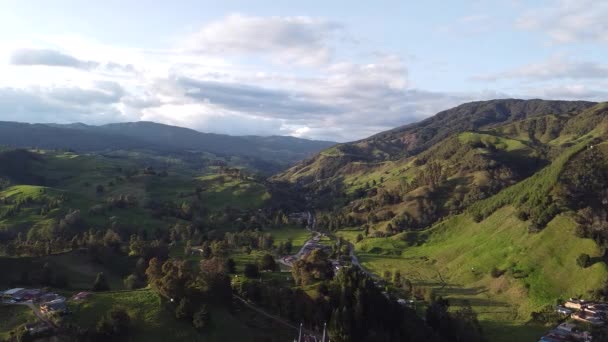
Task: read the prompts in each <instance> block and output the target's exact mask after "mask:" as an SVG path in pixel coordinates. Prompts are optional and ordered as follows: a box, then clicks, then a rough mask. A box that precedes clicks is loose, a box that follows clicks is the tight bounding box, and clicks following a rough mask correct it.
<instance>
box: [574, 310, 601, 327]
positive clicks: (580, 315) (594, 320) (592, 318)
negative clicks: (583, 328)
mask: <svg viewBox="0 0 608 342" xmlns="http://www.w3.org/2000/svg"><path fill="white" fill-rule="evenodd" d="M570 317H572V319H575V320H577V321H581V322H585V323H589V324H592V325H603V324H604V320H603V319H602V318H601V317H600V316H598V315H596V314H594V313H592V312H589V311H586V310H581V311H579V312H575V313H573V314H572V315H570Z"/></svg>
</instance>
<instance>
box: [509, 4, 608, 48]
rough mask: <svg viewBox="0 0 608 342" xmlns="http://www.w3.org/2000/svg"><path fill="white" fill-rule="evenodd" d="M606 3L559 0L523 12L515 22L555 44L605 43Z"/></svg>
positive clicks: (607, 10)
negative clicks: (541, 33)
mask: <svg viewBox="0 0 608 342" xmlns="http://www.w3.org/2000/svg"><path fill="white" fill-rule="evenodd" d="M606 18H608V2H605V1H595V0H561V1H558V2H556V3H554V4H553V5H550V6H545V7H541V8H536V9H533V10H530V11H527V12H526V13H524V14H523V15H522V16H521V17H520V18H518V19H517V21H516V26H517V27H519V28H521V29H526V30H535V31H541V32H544V33H546V34H547V35H549V37H550V38H551V40H552V41H553V42H555V43H576V42H583V41H591V42H593V41H597V42H603V43H606V42H608V21H607V20H606Z"/></svg>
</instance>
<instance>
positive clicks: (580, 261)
mask: <svg viewBox="0 0 608 342" xmlns="http://www.w3.org/2000/svg"><path fill="white" fill-rule="evenodd" d="M576 264H577V265H579V266H580V267H582V268H587V267H589V266H591V257H590V256H589V254H586V253H582V254H581V255H579V256H578V258H576Z"/></svg>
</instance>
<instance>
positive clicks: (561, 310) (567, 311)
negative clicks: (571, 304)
mask: <svg viewBox="0 0 608 342" xmlns="http://www.w3.org/2000/svg"><path fill="white" fill-rule="evenodd" d="M555 311H557V313H560V314H562V315H566V316H570V315H571V314H572V312H573V310H572V309H568V308H566V307H563V306H561V305H558V306H557V308H555Z"/></svg>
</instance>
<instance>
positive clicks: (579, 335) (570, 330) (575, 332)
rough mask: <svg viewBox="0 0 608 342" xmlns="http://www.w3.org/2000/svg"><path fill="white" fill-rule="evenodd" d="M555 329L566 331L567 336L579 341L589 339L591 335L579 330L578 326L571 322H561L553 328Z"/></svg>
mask: <svg viewBox="0 0 608 342" xmlns="http://www.w3.org/2000/svg"><path fill="white" fill-rule="evenodd" d="M555 330H557V331H563V332H565V333H567V334H568V335H569V336H572V337H574V338H575V339H577V340H581V341H589V340H591V335H590V334H589V333H588V332H587V331H583V330H581V329H580V328H579V327H577V326H576V325H574V324H572V323H562V324H560V325H558V326H557V328H555Z"/></svg>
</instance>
